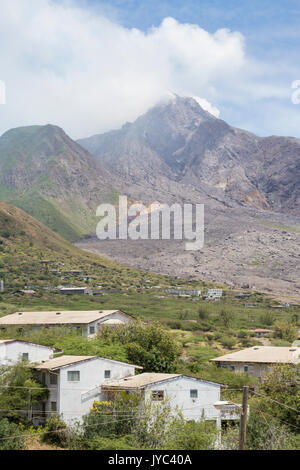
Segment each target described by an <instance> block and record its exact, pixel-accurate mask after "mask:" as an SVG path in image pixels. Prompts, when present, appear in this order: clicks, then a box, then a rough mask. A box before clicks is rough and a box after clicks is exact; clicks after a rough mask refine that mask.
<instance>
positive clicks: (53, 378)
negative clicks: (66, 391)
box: [50, 372, 57, 385]
mask: <svg viewBox="0 0 300 470" xmlns="http://www.w3.org/2000/svg"><path fill="white" fill-rule="evenodd" d="M50 385H57V374H52V373H51V372H50Z"/></svg>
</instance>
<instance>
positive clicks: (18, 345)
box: [0, 341, 53, 365]
mask: <svg viewBox="0 0 300 470" xmlns="http://www.w3.org/2000/svg"><path fill="white" fill-rule="evenodd" d="M24 353H27V354H28V360H29V362H41V361H46V360H48V359H52V357H53V349H51V348H48V347H47V346H42V345H39V344H33V343H26V342H23V341H12V342H3V343H0V364H2V365H12V364H15V363H16V362H18V361H19V360H20V359H22V356H23V354H24Z"/></svg>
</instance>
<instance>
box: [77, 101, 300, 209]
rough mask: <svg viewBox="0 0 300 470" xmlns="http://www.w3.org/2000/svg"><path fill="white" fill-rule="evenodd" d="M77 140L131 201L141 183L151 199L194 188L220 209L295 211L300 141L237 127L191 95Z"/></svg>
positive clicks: (299, 191) (299, 190)
mask: <svg viewBox="0 0 300 470" xmlns="http://www.w3.org/2000/svg"><path fill="white" fill-rule="evenodd" d="M78 142H79V143H80V145H81V146H83V147H85V148H86V149H87V150H88V151H89V152H91V153H92V154H93V155H94V156H95V157H96V158H97V159H98V160H99V161H100V162H101V163H102V164H103V165H105V166H106V167H107V168H108V169H110V170H111V171H113V172H114V173H117V174H118V175H119V176H120V177H122V178H123V179H124V181H126V184H127V191H128V192H129V193H131V194H132V195H133V196H138V195H139V186H142V187H143V189H144V191H145V190H147V192H148V193H149V195H148V199H150V200H154V199H159V193H160V191H162V190H163V193H165V192H166V191H165V190H166V189H167V192H169V195H172V193H174V194H176V196H178V188H179V187H182V186H183V188H182V189H181V190H180V191H179V192H180V193H181V194H182V196H183V199H189V198H190V195H189V193H190V192H191V189H192V190H193V192H196V193H199V195H200V197H201V196H202V197H205V196H208V197H209V199H212V200H213V199H214V200H216V201H219V202H221V203H222V204H225V205H230V206H232V205H233V206H236V205H239V206H240V205H244V204H247V205H251V206H254V207H257V208H260V209H269V210H273V211H279V212H285V213H286V212H288V213H291V214H295V215H299V213H300V185H299V179H300V140H299V139H294V138H291V137H268V138H260V137H257V136H255V135H254V134H251V133H249V132H246V131H243V130H241V129H236V128H234V127H231V126H229V125H228V124H227V123H226V122H224V121H222V120H221V119H217V118H215V117H214V116H212V115H211V114H209V113H208V112H207V111H204V110H203V109H202V108H201V106H200V105H199V104H198V102H197V101H196V100H195V99H193V98H182V97H178V96H175V97H174V98H173V99H171V100H170V101H168V102H166V103H162V104H160V105H157V106H155V107H154V108H152V109H151V110H149V111H148V112H147V113H146V114H145V115H143V116H141V117H139V118H138V119H137V120H136V121H135V122H134V123H132V124H129V123H127V124H125V125H124V126H123V127H122V129H120V130H117V131H112V132H108V133H105V134H102V135H101V134H100V135H96V136H93V137H90V138H87V139H81V140H79V141H78ZM128 184H129V187H128ZM166 185H167V188H166ZM164 196H165V194H164ZM144 198H145V192H144ZM165 202H167V201H165Z"/></svg>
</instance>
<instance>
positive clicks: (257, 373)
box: [220, 362, 272, 378]
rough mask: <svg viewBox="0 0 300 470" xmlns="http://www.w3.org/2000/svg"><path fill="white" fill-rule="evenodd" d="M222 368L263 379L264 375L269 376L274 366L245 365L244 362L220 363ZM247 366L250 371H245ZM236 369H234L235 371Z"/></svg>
mask: <svg viewBox="0 0 300 470" xmlns="http://www.w3.org/2000/svg"><path fill="white" fill-rule="evenodd" d="M220 365H221V367H224V368H227V369H230V370H233V371H234V372H237V373H238V372H248V374H249V375H251V376H252V377H257V378H261V377H263V375H265V374H267V373H268V372H269V371H270V369H271V367H272V365H271V364H262V363H261V364H260V363H251V362H249V363H244V362H232V363H230V364H229V363H228V362H224V363H222V362H220ZM245 366H247V367H248V371H247V370H245ZM233 368H234V369H233Z"/></svg>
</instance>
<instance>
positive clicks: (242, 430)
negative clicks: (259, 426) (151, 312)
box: [239, 385, 249, 450]
mask: <svg viewBox="0 0 300 470" xmlns="http://www.w3.org/2000/svg"><path fill="white" fill-rule="evenodd" d="M248 392H249V387H248V386H247V385H246V386H244V387H243V404H242V413H241V419H240V443H239V450H245V446H246V431H247V414H248Z"/></svg>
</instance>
